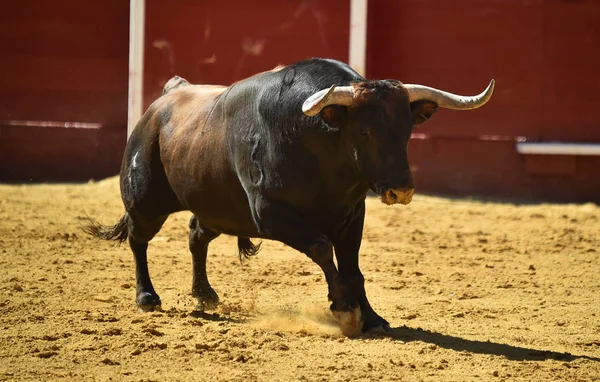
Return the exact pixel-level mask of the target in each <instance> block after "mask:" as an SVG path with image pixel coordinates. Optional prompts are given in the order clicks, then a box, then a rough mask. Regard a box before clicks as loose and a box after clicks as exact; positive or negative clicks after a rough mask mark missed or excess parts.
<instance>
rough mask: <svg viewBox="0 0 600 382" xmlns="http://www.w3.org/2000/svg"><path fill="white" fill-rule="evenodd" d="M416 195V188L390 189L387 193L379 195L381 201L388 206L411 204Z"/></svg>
mask: <svg viewBox="0 0 600 382" xmlns="http://www.w3.org/2000/svg"><path fill="white" fill-rule="evenodd" d="M414 194H415V189H414V188H412V187H411V188H408V187H403V188H388V189H387V190H386V191H385V192H382V193H381V194H379V199H380V200H381V202H382V203H384V204H387V205H392V204H404V205H406V204H409V203H410V202H411V201H412V198H413V195H414Z"/></svg>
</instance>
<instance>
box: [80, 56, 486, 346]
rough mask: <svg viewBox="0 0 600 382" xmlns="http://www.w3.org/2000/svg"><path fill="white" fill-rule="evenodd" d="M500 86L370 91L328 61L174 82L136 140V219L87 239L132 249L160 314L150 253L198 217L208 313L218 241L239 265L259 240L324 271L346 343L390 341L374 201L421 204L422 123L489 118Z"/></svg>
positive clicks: (127, 167)
mask: <svg viewBox="0 0 600 382" xmlns="http://www.w3.org/2000/svg"><path fill="white" fill-rule="evenodd" d="M333 85H335V86H333ZM492 88H493V83H492V84H490V87H488V89H487V90H486V91H485V92H484V93H482V94H480V95H479V96H474V97H461V96H456V95H453V94H450V93H446V92H442V91H440V90H437V89H432V88H428V87H424V86H421V85H403V84H402V83H401V82H399V81H396V80H383V81H369V80H366V79H365V78H363V77H361V76H360V75H359V74H358V73H356V72H355V71H354V70H352V69H351V68H350V67H349V66H347V65H345V64H343V63H341V62H337V61H333V60H326V59H311V60H306V61H302V62H298V63H296V64H293V65H290V66H286V67H278V68H276V69H274V70H272V71H268V72H264V73H260V74H257V75H255V76H253V77H250V78H248V79H246V80H243V81H240V82H237V83H235V84H233V85H232V86H230V87H223V86H208V85H207V86H201V85H189V83H188V82H187V81H186V80H184V79H182V78H179V77H174V78H173V79H172V80H171V81H169V83H167V85H166V86H165V92H164V93H165V94H164V95H163V96H161V97H160V98H159V99H158V100H157V101H155V102H154V103H153V104H152V105H151V106H150V107H149V108H148V110H147V111H146V113H145V114H144V115H143V117H142V118H141V120H140V121H139V123H138V124H137V126H136V128H135V129H134V131H133V133H132V134H131V137H130V139H129V142H128V143H127V147H126V149H125V154H124V158H123V164H122V167H121V180H120V184H121V195H122V199H123V203H124V205H125V209H126V213H125V214H124V216H123V217H122V218H121V220H120V221H119V222H118V223H117V224H116V225H114V226H112V227H103V226H101V225H99V224H97V223H93V222H92V223H91V224H90V225H89V226H88V227H87V230H88V232H90V233H92V234H94V235H96V236H98V237H100V238H103V239H110V240H118V241H124V240H125V239H128V240H129V244H130V246H131V249H132V251H133V253H134V255H135V264H136V282H137V288H136V303H137V305H138V306H139V307H140V308H141V309H143V310H152V309H154V308H156V307H158V306H159V305H160V304H161V301H160V298H159V296H158V294H157V293H156V292H155V290H154V287H153V286H152V282H151V280H150V275H149V273H148V264H147V257H146V250H147V248H148V242H149V241H150V240H151V239H152V238H153V237H154V235H156V233H158V231H159V230H160V228H161V226H162V225H163V223H164V222H165V220H166V219H167V217H168V216H169V214H171V213H174V212H177V211H182V210H189V211H191V212H192V213H193V216H192V218H191V221H190V238H189V247H190V251H191V253H192V259H193V282H192V294H193V295H194V296H195V297H197V299H198V305H199V308H200V309H205V308H213V307H215V306H216V304H217V303H218V301H219V297H218V295H217V293H216V292H215V291H214V290H213V288H212V287H211V285H210V283H209V281H208V278H207V275H206V256H207V250H208V245H209V243H210V242H211V241H212V240H213V239H215V238H216V237H217V236H219V235H220V234H227V235H234V236H237V237H238V248H239V252H240V256H243V255H245V256H248V255H252V254H255V253H256V252H257V251H258V246H256V245H254V244H253V243H252V242H251V241H250V239H249V238H266V239H272V240H278V241H281V242H283V243H285V244H287V245H288V246H290V247H292V248H294V249H296V250H298V251H300V252H303V253H305V254H306V255H307V256H308V257H310V258H311V259H312V260H313V261H314V262H315V263H317V264H318V265H319V266H320V267H321V269H322V270H323V272H324V274H325V278H326V280H327V285H328V287H329V294H328V297H329V300H330V301H331V311H332V313H333V314H334V316H335V317H336V318H337V319H338V321H339V322H340V324H341V327H342V330H343V331H344V333H346V334H347V335H356V334H358V333H360V332H361V331H367V330H373V329H376V330H384V331H388V330H391V329H390V326H389V324H388V322H387V321H386V320H385V319H383V318H382V317H380V316H379V315H378V314H377V313H376V312H375V311H374V310H373V308H372V307H371V305H370V304H369V301H368V300H367V296H366V294H365V288H364V278H363V275H362V273H361V271H360V269H359V266H358V253H359V248H360V245H361V240H362V231H363V223H364V217H365V198H366V195H367V192H368V191H369V190H373V191H374V192H376V193H377V194H378V195H379V196H380V198H381V200H382V202H384V203H386V204H396V203H400V204H408V203H410V200H411V198H412V195H413V192H414V188H413V184H412V178H411V173H410V169H409V165H408V161H407V145H408V141H409V139H410V135H411V131H412V128H413V126H414V125H416V124H419V123H422V122H425V121H426V120H428V119H429V118H430V117H431V115H432V114H433V113H434V112H435V110H436V108H437V107H438V106H439V107H448V108H453V109H474V108H476V107H479V106H481V105H482V104H484V103H485V102H487V100H488V99H489V96H491V92H492ZM334 250H335V256H336V259H337V267H336V265H335V264H334V259H333V256H334Z"/></svg>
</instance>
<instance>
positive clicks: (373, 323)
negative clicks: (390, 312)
mask: <svg viewBox="0 0 600 382" xmlns="http://www.w3.org/2000/svg"><path fill="white" fill-rule="evenodd" d="M364 220H365V202H364V200H363V201H362V202H360V203H359V204H358V205H357V206H356V207H355V209H354V211H353V214H352V217H351V219H350V220H349V221H348V222H347V224H346V226H345V227H344V228H343V229H342V230H341V232H339V234H338V237H337V238H336V240H334V247H335V255H336V258H337V263H338V269H339V276H340V278H341V280H342V282H343V283H344V284H346V285H349V286H350V288H351V293H352V294H354V295H355V296H356V299H357V301H358V304H359V305H360V309H361V311H362V314H363V319H364V325H363V331H364V332H368V331H383V332H393V329H392V328H391V327H390V324H389V322H387V321H386V320H385V319H383V318H382V317H381V316H380V315H378V314H377V313H376V312H375V311H374V310H373V308H372V307H371V304H370V303H369V300H368V299H367V293H366V291H365V279H364V277H363V275H362V273H361V271H360V268H359V266H358V252H359V250H360V244H361V241H362V234H363V226H364Z"/></svg>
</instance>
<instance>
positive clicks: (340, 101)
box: [302, 85, 354, 116]
mask: <svg viewBox="0 0 600 382" xmlns="http://www.w3.org/2000/svg"><path fill="white" fill-rule="evenodd" d="M353 99H354V88H353V87H352V86H338V87H336V86H335V85H333V86H332V87H330V88H329V89H323V90H319V91H318V92H316V93H315V94H313V95H311V96H310V97H308V98H307V99H306V101H304V104H303V105H302V111H303V112H304V114H306V115H310V116H313V115H317V114H319V112H320V111H321V110H322V109H323V108H324V107H325V106H328V105H341V106H350V105H352V100H353Z"/></svg>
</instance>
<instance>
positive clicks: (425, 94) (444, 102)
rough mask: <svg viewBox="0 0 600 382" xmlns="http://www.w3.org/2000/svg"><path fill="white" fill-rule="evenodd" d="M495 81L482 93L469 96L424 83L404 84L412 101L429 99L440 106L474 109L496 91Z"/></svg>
mask: <svg viewBox="0 0 600 382" xmlns="http://www.w3.org/2000/svg"><path fill="white" fill-rule="evenodd" d="M494 84H495V81H494V80H492V81H491V82H490V84H489V85H488V87H487V89H485V90H484V91H483V92H482V93H481V94H478V95H476V96H472V97H467V96H461V95H457V94H452V93H448V92H445V91H443V90H439V89H435V88H430V87H429V86H423V85H404V87H405V88H406V89H407V90H408V95H409V98H410V102H414V101H419V100H427V101H432V102H435V103H437V105H438V107H443V108H446V109H454V110H472V109H477V108H478V107H481V106H483V105H485V104H486V102H487V101H489V100H490V98H491V97H492V93H493V92H494Z"/></svg>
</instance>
